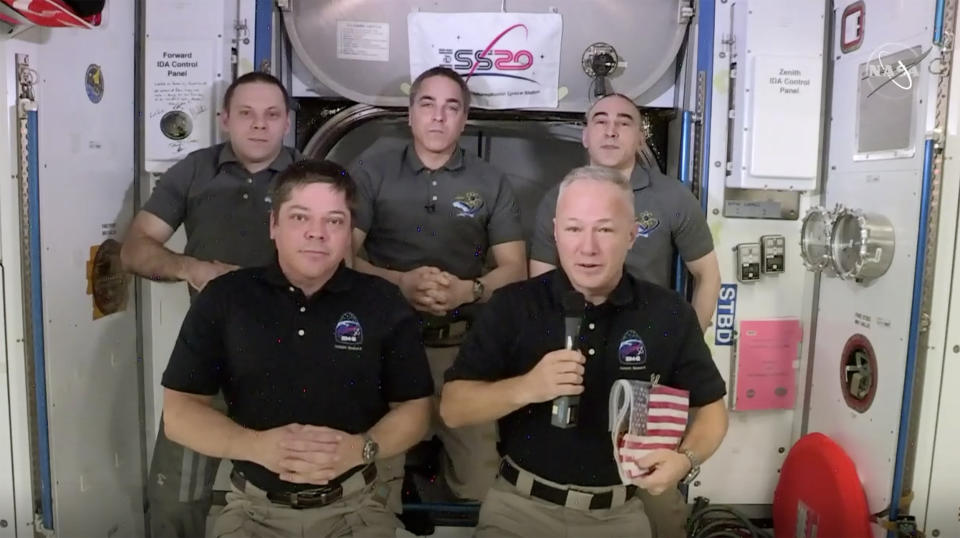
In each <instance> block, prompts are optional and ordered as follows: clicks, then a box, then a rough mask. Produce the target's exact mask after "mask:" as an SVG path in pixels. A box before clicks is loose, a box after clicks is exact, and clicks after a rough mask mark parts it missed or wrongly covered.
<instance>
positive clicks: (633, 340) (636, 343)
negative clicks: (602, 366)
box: [619, 330, 647, 366]
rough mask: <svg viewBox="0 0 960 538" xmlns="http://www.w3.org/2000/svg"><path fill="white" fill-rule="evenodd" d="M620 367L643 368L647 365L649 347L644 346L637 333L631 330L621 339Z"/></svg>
mask: <svg viewBox="0 0 960 538" xmlns="http://www.w3.org/2000/svg"><path fill="white" fill-rule="evenodd" d="M619 356H620V365H621V366H643V365H645V364H646V363H647V346H645V345H644V344H643V340H641V339H640V335H639V334H637V331H634V330H629V331H627V332H625V333H624V334H623V338H621V339H620V348H619Z"/></svg>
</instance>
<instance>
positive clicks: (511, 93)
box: [407, 12, 563, 109]
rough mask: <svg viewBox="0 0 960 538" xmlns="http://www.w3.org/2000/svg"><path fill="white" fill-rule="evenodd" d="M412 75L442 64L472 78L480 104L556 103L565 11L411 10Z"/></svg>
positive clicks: (524, 105) (541, 105)
mask: <svg viewBox="0 0 960 538" xmlns="http://www.w3.org/2000/svg"><path fill="white" fill-rule="evenodd" d="M407 28H408V32H409V36H408V37H409V43H410V80H413V79H414V78H416V77H417V75H419V74H420V73H422V72H424V71H426V70H427V69H430V68H431V67H436V66H438V65H442V66H446V67H450V68H451V69H453V70H455V71H457V72H458V73H460V74H461V75H463V78H464V79H465V80H466V81H467V85H468V86H469V87H470V92H471V93H472V94H473V97H472V100H473V105H474V106H477V107H480V108H489V109H504V108H556V106H557V87H558V85H559V82H560V38H561V36H562V34H563V19H562V18H561V16H560V14H559V13H421V12H413V13H410V14H409V15H408V16H407Z"/></svg>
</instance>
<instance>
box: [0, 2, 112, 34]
mask: <svg viewBox="0 0 960 538" xmlns="http://www.w3.org/2000/svg"><path fill="white" fill-rule="evenodd" d="M2 1H3V3H4V4H7V5H8V6H10V7H12V8H13V9H15V10H16V11H17V12H18V13H20V14H21V15H23V17H24V18H25V19H27V20H28V21H30V22H32V23H33V24H36V25H37V26H53V27H64V26H69V27H74V28H92V27H94V26H99V25H100V21H101V15H100V14H99V13H98V14H96V15H91V16H89V17H80V16H78V15H77V14H76V13H74V11H73V10H72V9H71V8H70V7H69V6H67V5H66V4H65V3H63V2H62V1H61V0H2ZM4 19H5V20H7V19H6V17H4Z"/></svg>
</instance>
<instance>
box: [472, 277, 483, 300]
mask: <svg viewBox="0 0 960 538" xmlns="http://www.w3.org/2000/svg"><path fill="white" fill-rule="evenodd" d="M485 289H486V286H484V285H483V281H482V280H480V279H479V278H475V279H473V302H477V301H479V300H480V299H482V298H483V290H485Z"/></svg>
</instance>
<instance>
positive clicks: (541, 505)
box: [474, 478, 651, 538]
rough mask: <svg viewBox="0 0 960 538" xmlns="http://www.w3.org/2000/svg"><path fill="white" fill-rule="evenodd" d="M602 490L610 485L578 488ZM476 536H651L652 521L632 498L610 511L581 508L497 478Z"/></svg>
mask: <svg viewBox="0 0 960 538" xmlns="http://www.w3.org/2000/svg"><path fill="white" fill-rule="evenodd" d="M578 489H581V490H583V491H592V490H598V491H602V490H604V489H609V488H587V487H582V488H578ZM474 536H476V537H477V538H501V537H516V538H526V537H531V536H544V537H549V538H567V537H569V538H579V537H583V536H590V537H597V538H600V537H621V536H622V537H629V538H650V536H651V534H650V522H649V521H648V519H647V516H646V515H645V514H644V511H643V503H642V502H641V501H640V499H639V498H637V497H633V498H631V499H629V500H627V501H626V502H625V503H624V504H622V505H620V506H617V507H614V508H610V509H607V510H579V509H576V508H567V507H565V506H560V505H557V504H553V503H551V502H547V501H544V500H540V499H537V498H535V497H530V496H528V495H522V494H521V493H520V492H519V491H518V490H517V489H516V488H515V487H514V486H512V485H511V484H510V483H509V482H507V481H506V480H504V479H502V478H501V479H498V480H497V481H496V483H495V484H494V486H493V489H491V490H490V492H489V493H488V494H487V498H486V499H485V500H484V501H483V505H482V506H481V507H480V521H479V522H478V524H477V529H476V532H475V534H474Z"/></svg>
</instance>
